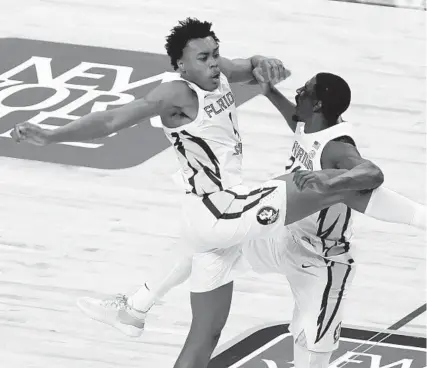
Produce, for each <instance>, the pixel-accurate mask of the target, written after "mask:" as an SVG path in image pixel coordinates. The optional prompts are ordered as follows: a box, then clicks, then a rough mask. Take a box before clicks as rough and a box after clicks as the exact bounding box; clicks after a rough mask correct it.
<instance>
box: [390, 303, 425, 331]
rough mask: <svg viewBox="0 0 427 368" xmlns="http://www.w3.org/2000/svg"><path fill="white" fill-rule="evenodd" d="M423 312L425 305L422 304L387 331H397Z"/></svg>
mask: <svg viewBox="0 0 427 368" xmlns="http://www.w3.org/2000/svg"><path fill="white" fill-rule="evenodd" d="M425 311H426V304H423V305H422V306H421V307H419V308H417V309H415V310H414V311H413V312H411V313H409V314H408V315H406V316H405V317H403V318H402V319H401V320H400V321H397V322H396V323H395V324H394V325H392V326H390V327H389V328H388V329H389V330H398V329H399V328H401V327H403V326H405V325H406V324H408V323H409V322H411V321H412V320H413V319H415V318H417V317H418V316H419V315H420V314H423V313H424V312H425Z"/></svg>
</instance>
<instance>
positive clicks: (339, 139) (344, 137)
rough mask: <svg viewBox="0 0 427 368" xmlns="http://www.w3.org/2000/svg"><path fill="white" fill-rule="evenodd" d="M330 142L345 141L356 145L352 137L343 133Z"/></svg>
mask: <svg viewBox="0 0 427 368" xmlns="http://www.w3.org/2000/svg"><path fill="white" fill-rule="evenodd" d="M331 142H339V143H347V144H351V145H352V146H355V147H356V143H355V142H354V139H353V138H351V137H350V136H349V135H343V136H340V137H337V138H334V139H332V140H331Z"/></svg>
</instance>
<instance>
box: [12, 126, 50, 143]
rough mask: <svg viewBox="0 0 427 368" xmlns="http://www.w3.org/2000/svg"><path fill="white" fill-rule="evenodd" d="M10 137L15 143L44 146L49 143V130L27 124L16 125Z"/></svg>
mask: <svg viewBox="0 0 427 368" xmlns="http://www.w3.org/2000/svg"><path fill="white" fill-rule="evenodd" d="M10 136H11V137H12V138H13V140H14V141H15V142H17V143H19V142H27V143H31V144H34V145H36V146H45V145H47V144H49V143H50V141H49V137H50V130H48V129H43V128H41V127H40V126H39V125H37V124H31V123H28V122H25V123H19V124H16V125H15V127H14V129H13V130H12V132H11V133H10Z"/></svg>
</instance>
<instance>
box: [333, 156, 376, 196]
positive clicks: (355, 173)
mask: <svg viewBox="0 0 427 368" xmlns="http://www.w3.org/2000/svg"><path fill="white" fill-rule="evenodd" d="M383 182H384V174H383V173H382V171H381V170H380V169H379V168H378V166H376V165H374V164H373V163H372V162H370V161H367V162H364V163H362V164H360V165H358V166H356V167H354V168H353V169H351V170H348V171H347V172H345V173H344V174H342V175H339V176H337V177H335V178H332V179H329V181H328V183H327V184H328V187H329V188H330V190H332V191H342V190H343V191H347V190H366V189H375V188H378V187H379V186H380V185H381V184H382V183H383Z"/></svg>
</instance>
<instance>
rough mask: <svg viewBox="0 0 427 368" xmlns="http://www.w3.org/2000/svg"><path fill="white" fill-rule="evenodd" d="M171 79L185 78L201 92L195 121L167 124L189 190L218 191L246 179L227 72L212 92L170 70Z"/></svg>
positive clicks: (170, 139) (190, 85)
mask: <svg viewBox="0 0 427 368" xmlns="http://www.w3.org/2000/svg"><path fill="white" fill-rule="evenodd" d="M168 80H182V81H184V82H186V83H188V85H189V87H190V88H191V89H192V90H193V91H194V92H195V93H196V94H197V99H198V104H199V107H198V113H197V117H196V119H195V120H194V121H192V122H191V123H189V124H186V125H184V126H182V127H179V128H174V129H170V128H167V127H163V129H164V131H165V134H166V137H167V138H168V139H169V141H170V142H171V143H172V145H173V147H174V149H175V151H176V154H177V157H178V160H179V162H180V166H181V177H182V179H183V181H184V185H185V189H186V191H187V192H190V193H194V194H197V195H204V194H209V193H214V192H218V191H222V190H226V189H228V188H231V187H234V186H237V185H240V184H241V183H242V142H241V139H240V133H239V126H238V123H237V114H236V104H235V100H234V96H233V93H232V91H231V88H230V85H229V83H228V80H227V78H226V77H225V75H223V74H221V75H220V84H219V86H218V88H217V89H216V90H214V91H212V92H210V91H205V90H202V89H201V88H200V87H198V86H197V85H196V84H194V83H191V82H189V81H186V80H184V79H182V78H181V77H180V76H179V74H177V73H170V76H169V79H168Z"/></svg>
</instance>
